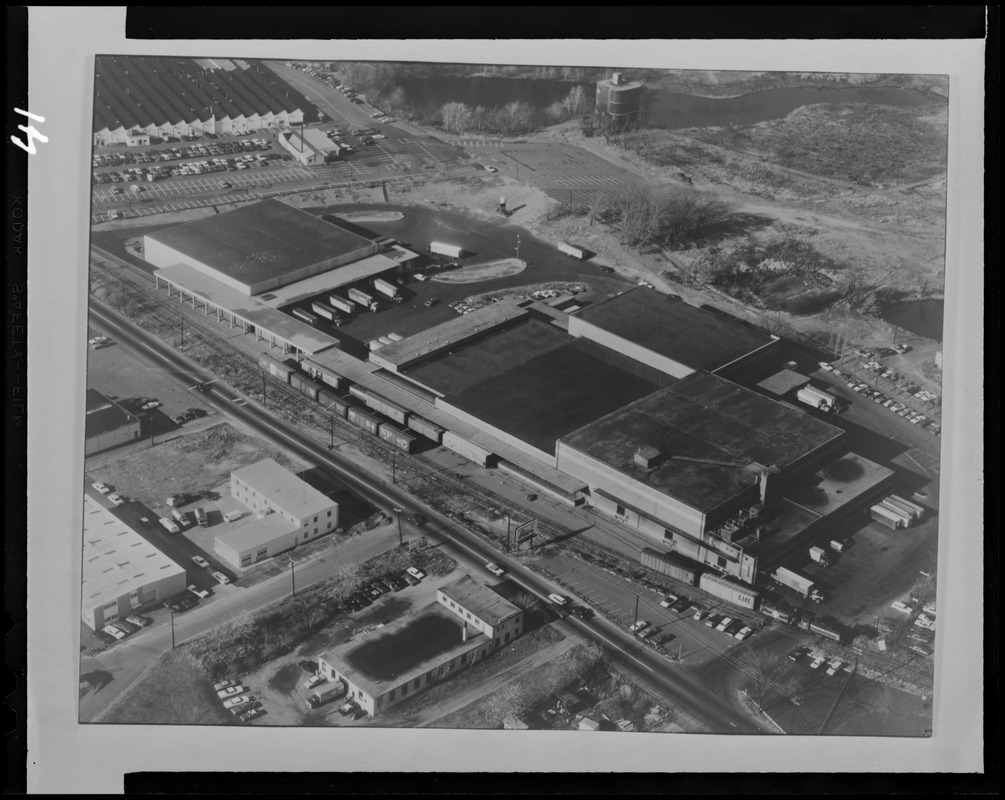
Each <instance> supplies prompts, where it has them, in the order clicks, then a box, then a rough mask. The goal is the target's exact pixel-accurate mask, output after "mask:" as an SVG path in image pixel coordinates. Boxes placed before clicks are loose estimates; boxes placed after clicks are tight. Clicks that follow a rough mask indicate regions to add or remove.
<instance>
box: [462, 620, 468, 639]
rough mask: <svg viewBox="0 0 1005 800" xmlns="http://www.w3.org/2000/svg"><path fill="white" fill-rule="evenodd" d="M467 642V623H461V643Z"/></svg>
mask: <svg viewBox="0 0 1005 800" xmlns="http://www.w3.org/2000/svg"><path fill="white" fill-rule="evenodd" d="M467 640H468V623H466V622H462V623H461V641H462V642H466V641H467Z"/></svg>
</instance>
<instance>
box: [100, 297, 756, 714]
mask: <svg viewBox="0 0 1005 800" xmlns="http://www.w3.org/2000/svg"><path fill="white" fill-rule="evenodd" d="M91 313H92V318H93V319H94V321H95V323H96V325H98V326H99V327H103V328H105V329H106V330H107V332H108V333H110V334H112V335H114V336H115V337H116V338H117V341H118V342H119V343H120V345H123V346H127V347H130V348H135V349H136V350H137V351H138V352H141V353H143V354H144V355H145V356H146V357H147V359H148V360H149V361H151V362H152V363H154V364H156V365H157V366H158V367H160V368H162V369H167V370H169V371H170V372H171V373H172V374H173V375H174V376H175V377H176V378H177V379H178V380H181V381H183V382H184V381H187V382H188V383H189V385H192V386H194V385H195V384H197V383H201V382H206V381H211V380H213V379H212V376H210V375H207V374H205V373H204V372H202V371H201V370H200V369H199V368H198V367H196V366H195V365H193V364H191V363H190V362H188V361H187V359H185V358H184V357H182V356H180V355H179V354H177V353H175V352H173V351H171V350H169V349H167V348H166V347H165V346H163V345H162V344H161V343H160V342H159V341H157V340H155V339H154V338H153V337H151V336H150V335H148V334H146V333H145V332H143V331H140V330H138V329H135V328H133V327H132V325H131V324H130V323H129V322H128V321H127V320H125V318H123V317H121V316H119V315H118V314H116V313H115V312H113V311H111V310H110V309H107V308H105V307H103V306H102V305H101V304H100V303H98V302H96V301H92V307H91ZM209 389H210V391H208V392H206V393H204V394H203V398H204V399H205V400H206V402H208V403H210V404H211V405H214V406H215V407H216V408H217V409H218V410H219V411H220V412H221V413H226V414H228V415H230V416H232V417H234V418H235V419H237V420H238V421H240V422H242V423H244V424H245V425H247V426H248V427H250V428H252V429H253V430H255V431H257V432H258V433H260V434H261V435H263V436H266V437H268V438H271V439H272V440H273V441H275V442H276V443H278V444H280V445H282V446H284V447H288V448H290V449H292V450H294V451H295V452H297V453H298V454H299V455H301V456H302V457H304V458H307V459H309V460H311V461H313V462H314V463H317V464H319V465H321V466H323V467H324V468H325V469H327V470H330V471H331V472H332V473H333V474H334V475H336V476H337V477H338V478H339V479H340V480H342V481H343V482H344V483H345V484H346V485H347V486H348V487H349V488H350V489H351V490H352V491H354V492H356V493H357V494H359V495H360V496H361V497H363V498H364V499H365V500H367V501H368V502H370V503H371V504H372V505H374V506H376V507H378V508H383V509H385V510H387V511H388V512H390V513H394V512H395V510H397V509H402V510H403V512H404V513H406V514H407V513H411V512H413V511H421V512H422V513H423V514H424V515H426V516H427V518H428V519H429V523H428V525H427V526H426V527H425V529H424V530H423V533H425V534H426V535H428V536H431V537H433V538H435V539H438V540H439V541H440V542H442V545H441V546H442V547H443V549H444V550H445V551H446V552H449V553H450V554H451V555H452V556H453V557H454V558H456V559H458V560H459V561H461V562H462V563H465V564H467V565H469V566H472V567H475V569H476V570H477V569H478V568H479V565H484V564H485V563H487V562H489V561H494V562H495V563H497V564H500V565H501V566H503V567H504V568H505V569H507V570H508V572H509V579H510V580H512V581H513V582H514V583H516V584H517V585H518V586H520V587H521V588H522V589H524V590H526V591H529V592H532V593H534V594H536V595H537V596H538V597H539V598H541V599H542V600H544V599H546V598H547V595H548V594H550V593H552V592H556V591H560V587H558V586H555V585H554V584H552V583H550V582H549V581H546V580H545V579H543V578H541V577H540V576H538V575H535V574H534V573H532V572H531V571H529V570H527V569H525V568H524V567H523V566H522V565H520V564H519V563H518V562H516V561H513V560H511V559H509V558H508V557H507V556H505V555H503V554H501V553H498V552H496V551H495V550H493V549H492V548H490V547H489V546H488V545H486V544H485V543H484V542H482V541H481V540H479V539H478V538H477V537H475V536H474V535H473V534H471V533H469V532H468V531H466V530H464V529H462V528H460V527H459V526H458V525H456V524H455V523H453V522H452V521H451V520H449V519H447V518H446V517H443V516H441V515H439V514H437V513H436V512H434V511H432V510H431V509H427V508H425V507H422V506H420V505H419V504H417V503H416V502H415V501H414V500H413V499H412V498H411V497H410V496H408V495H406V494H405V493H404V492H402V491H401V490H400V489H398V488H397V487H395V486H391V485H389V484H387V483H385V482H383V481H378V482H374V481H373V480H372V479H370V478H368V477H363V476H362V475H361V473H360V471H359V468H358V465H356V464H355V463H353V462H351V461H349V460H348V459H345V458H343V457H342V456H341V455H340V454H338V453H337V452H333V451H328V450H326V449H324V448H323V447H321V446H320V445H319V444H317V443H316V442H314V441H312V440H310V439H308V438H307V437H306V436H305V435H303V434H301V433H299V432H297V431H294V430H292V429H289V428H287V427H286V426H283V425H281V424H280V423H278V422H276V421H274V420H272V419H271V418H270V417H269V416H268V414H267V412H265V411H264V410H262V409H258V408H257V407H255V406H254V404H252V403H250V402H248V401H247V400H246V399H244V398H241V397H240V396H239V395H238V393H237V392H235V391H234V390H233V389H231V388H230V387H227V386H225V385H223V384H222V383H219V382H215V383H211V384H209ZM405 527H406V530H407V532H408V533H409V534H411V535H414V533H415V531H414V529H412V530H408V526H407V525H406V526H405ZM482 569H483V568H482ZM485 575H486V576H488V575H489V573H487V572H485ZM306 579H307V576H306V574H305V575H304V580H306ZM317 579H320V576H319V578H317ZM283 585H284V581H271V582H267V583H265V584H260V586H265V587H269V588H267V589H264V590H262V589H259V590H258V591H259V592H263V594H261V595H259V594H255V595H254V600H253V601H252V603H253V604H254V605H255V607H257V606H258V605H259V603H258V602H257V601H258V599H259V598H260V597H264V596H266V595H271V594H274V597H273V598H272V599H275V597H279V596H281V595H282V591H283V590H282V588H280V587H282V586H283ZM305 585H306V584H305ZM234 588H236V587H234ZM253 591H255V590H254V589H252V590H249V592H253ZM249 600H250V598H244V600H243V602H242V601H239V600H236V599H235V600H234V601H231V602H232V603H234V606H233V607H232V606H230V605H229V604H226V605H225V604H224V603H220V604H219V607H218V609H217V610H216V611H215V612H214V613H215V614H216V615H217V616H218V619H217V623H219V622H221V621H223V619H222V618H221V617H220V615H222V614H225V613H230V614H233V613H235V610H234V609H236V608H237V607H238V606H239V607H240V608H242V609H243V608H246V607H248V605H249V602H248V601H249ZM263 602H269V601H268V600H265V601H263ZM189 613H191V612H189ZM559 624H562V625H564V626H566V627H568V628H569V629H570V631H573V632H577V633H579V634H580V635H582V636H584V637H586V638H590V639H593V640H594V641H597V642H599V643H601V644H602V645H603V646H605V649H606V650H607V652H608V653H609V655H610V657H611V658H612V660H614V661H615V662H616V663H618V664H619V665H620V666H622V667H623V668H624V669H626V670H627V671H628V672H630V673H632V674H633V675H634V676H635V677H636V678H637V679H639V680H640V682H642V683H643V685H647V686H649V687H654V688H655V689H656V690H658V691H659V692H660V693H661V694H663V695H664V696H666V697H667V698H668V699H670V700H671V701H672V702H674V703H675V704H679V705H681V706H683V707H685V708H687V709H688V710H689V711H690V712H691V713H692V714H694V715H695V716H696V717H698V718H700V719H702V720H703V721H705V722H706V723H707V724H708V725H709V726H710V727H711V728H712V729H713V730H715V731H720V732H745V733H759V732H762V729H761V728H759V727H758V726H757V724H755V723H754V722H753V721H752V720H751V719H749V718H748V717H745V716H743V715H742V714H739V713H738V712H736V711H735V710H734V709H732V708H731V707H730V706H729V705H728V704H727V703H726V702H725V701H723V700H722V699H721V698H719V697H716V696H714V695H712V694H710V693H709V692H707V691H706V690H705V689H704V688H702V687H701V686H700V685H699V684H698V683H696V682H695V681H694V680H692V679H691V678H690V677H689V676H687V675H685V674H683V673H681V672H680V671H675V670H672V669H671V668H669V667H668V665H667V664H666V662H665V660H664V659H663V658H662V657H661V656H659V655H658V654H656V653H654V652H652V651H650V650H648V649H647V648H645V647H644V646H642V645H640V644H638V643H637V642H635V641H634V640H633V639H632V638H631V637H630V635H629V634H627V632H626V631H624V630H622V629H620V628H618V627H616V626H614V625H612V624H610V623H608V622H606V621H605V620H603V619H600V618H596V617H595V618H594V619H592V620H590V621H588V622H583V621H581V620H578V619H576V618H573V617H567V618H565V619H564V620H563V621H562V622H561V623H559ZM210 627H211V625H210ZM160 635H161V636H163V634H160ZM176 635H177V628H176ZM188 635H193V634H192V633H191V632H188ZM134 647H136V648H142V650H140V652H141V653H143V654H144V655H145V656H147V657H150V656H154V655H156V654H158V653H160V652H163V646H162V647H161V649H157V648H156V647H154V648H152V649H151V645H150V644H148V643H146V642H143V641H142V640H141V639H137V641H136V644H135V645H134ZM127 652H128V651H127ZM134 662H135V659H134V660H133V661H131V663H134ZM132 668H135V667H132Z"/></svg>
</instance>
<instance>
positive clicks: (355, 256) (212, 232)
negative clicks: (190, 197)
mask: <svg viewBox="0 0 1005 800" xmlns="http://www.w3.org/2000/svg"><path fill="white" fill-rule="evenodd" d="M376 252H377V247H376V245H375V244H374V243H373V242H371V241H369V240H368V239H365V238H364V237H362V236H358V235H356V234H354V233H350V232H349V231H347V230H345V229H344V228H341V227H339V226H337V225H333V224H332V223H330V222H326V221H325V220H323V219H320V218H318V217H315V216H314V215H312V214H308V213H307V212H306V211H301V210H300V209H297V208H293V207H292V206H288V205H286V204H285V203H282V202H280V201H278V200H263V201H261V202H258V203H252V204H251V205H247V206H243V207H242V208H237V209H234V210H233V211H228V212H226V213H224V214H219V215H215V216H211V217H204V218H203V219H199V220H195V221H193V222H186V223H183V224H181V225H175V226H173V227H170V228H166V229H164V230H159V231H156V232H154V233H149V234H147V235H146V236H145V237H144V257H145V259H146V260H147V261H149V262H150V263H151V264H153V265H154V266H157V267H170V266H173V265H175V264H185V265H187V266H190V267H192V268H194V269H196V270H199V271H200V272H203V273H204V274H206V275H208V276H209V277H211V278H213V279H215V280H216V281H219V282H220V283H223V284H224V285H226V286H229V287H230V288H232V289H236V290H237V291H239V292H242V293H243V294H247V295H255V294H260V293H262V292H265V291H267V290H269V289H275V288H278V287H280V286H283V285H285V284H288V283H293V282H295V281H299V280H302V279H304V278H308V277H311V276H313V275H317V274H318V273H321V272H325V271H327V270H330V269H333V268H334V267H338V266H342V265H343V264H348V263H349V262H351V261H357V260H359V259H361V258H364V257H366V256H369V255H374V254H376ZM392 263H393V262H392Z"/></svg>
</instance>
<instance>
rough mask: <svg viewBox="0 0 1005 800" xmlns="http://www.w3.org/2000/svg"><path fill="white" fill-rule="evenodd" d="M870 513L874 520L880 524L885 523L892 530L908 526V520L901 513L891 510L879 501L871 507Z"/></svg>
mask: <svg viewBox="0 0 1005 800" xmlns="http://www.w3.org/2000/svg"><path fill="white" fill-rule="evenodd" d="M869 514H870V516H871V517H872V518H873V520H874V521H876V522H878V523H879V524H880V525H885V526H886V527H887V528H890V529H891V530H899V529H900V528H906V527H907V521H906V520H905V519H904V517H903V516H902V515H901V514H899V513H898V512H896V511H893V510H891V509H890V508H888V507H886V506H884V505H883V504H881V503H877V504H876V505H874V506H873V507H872V508H870V509H869Z"/></svg>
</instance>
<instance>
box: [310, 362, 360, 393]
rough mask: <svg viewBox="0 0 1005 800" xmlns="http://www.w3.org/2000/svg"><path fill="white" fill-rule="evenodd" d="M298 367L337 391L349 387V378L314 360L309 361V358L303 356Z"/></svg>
mask: <svg viewBox="0 0 1005 800" xmlns="http://www.w3.org/2000/svg"><path fill="white" fill-rule="evenodd" d="M300 369H302V370H303V371H304V372H306V373H307V374H308V375H310V376H311V377H312V378H314V379H315V380H319V381H321V382H322V383H324V384H326V385H328V386H331V387H332V388H333V389H336V390H338V391H340V392H341V391H344V390H345V389H347V388H348V387H349V379H348V378H346V377H344V376H342V375H339V374H338V373H337V372H335V371H334V370H332V369H329V368H328V367H326V366H324V365H323V364H318V363H317V362H316V361H311V360H310V359H309V358H305V359H304V360H303V361H301V362H300Z"/></svg>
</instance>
